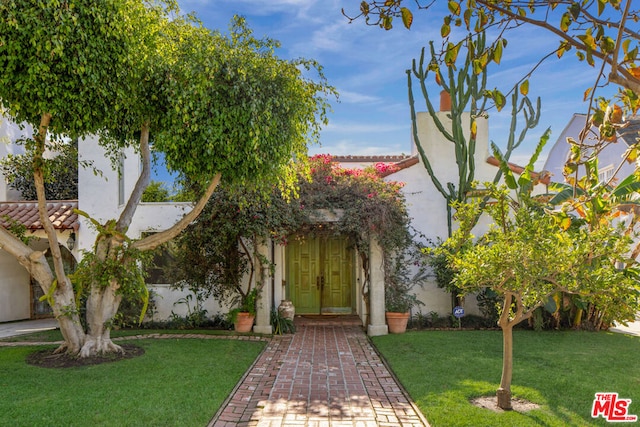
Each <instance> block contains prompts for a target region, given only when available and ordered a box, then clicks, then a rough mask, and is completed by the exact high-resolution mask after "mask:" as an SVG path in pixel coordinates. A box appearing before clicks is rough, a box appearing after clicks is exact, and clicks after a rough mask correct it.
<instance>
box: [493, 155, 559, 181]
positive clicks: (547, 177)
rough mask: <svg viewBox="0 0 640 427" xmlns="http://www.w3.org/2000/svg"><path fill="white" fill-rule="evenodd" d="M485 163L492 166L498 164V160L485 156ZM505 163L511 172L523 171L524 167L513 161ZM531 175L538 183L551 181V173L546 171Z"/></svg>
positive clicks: (519, 172) (518, 172)
mask: <svg viewBox="0 0 640 427" xmlns="http://www.w3.org/2000/svg"><path fill="white" fill-rule="evenodd" d="M487 163H489V164H490V165H493V166H500V161H499V160H498V159H496V158H495V157H493V156H489V157H487ZM507 165H508V166H509V169H511V172H513V173H516V174H518V175H520V174H521V173H522V172H524V167H522V166H520V165H516V164H515V163H511V162H507ZM531 177H532V178H533V179H538V182H539V183H540V184H544V185H549V183H550V182H551V174H550V173H549V172H548V171H542V172H532V173H531Z"/></svg>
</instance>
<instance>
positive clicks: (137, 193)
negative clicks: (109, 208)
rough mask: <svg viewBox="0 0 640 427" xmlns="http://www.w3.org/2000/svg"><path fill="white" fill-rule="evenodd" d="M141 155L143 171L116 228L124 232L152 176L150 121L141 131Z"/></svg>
mask: <svg viewBox="0 0 640 427" xmlns="http://www.w3.org/2000/svg"><path fill="white" fill-rule="evenodd" d="M140 157H141V160H142V171H141V173H140V176H139V177H138V180H137V181H136V185H135V187H134V188H133V191H132V192H131V195H130V196H129V200H127V205H126V206H125V208H124V210H123V211H122V213H121V214H120V218H119V219H118V222H117V224H116V230H117V231H119V232H121V233H124V232H125V231H126V230H127V228H129V225H131V221H132V220H133V215H134V214H135V213H136V209H137V207H138V204H139V203H140V200H142V194H143V193H144V190H145V189H146V188H147V186H148V185H149V180H150V178H151V150H150V149H149V122H146V123H144V124H143V125H142V129H141V131H140Z"/></svg>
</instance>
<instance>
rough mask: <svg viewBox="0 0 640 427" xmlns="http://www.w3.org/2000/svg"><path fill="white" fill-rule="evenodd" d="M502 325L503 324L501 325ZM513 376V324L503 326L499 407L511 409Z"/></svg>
mask: <svg viewBox="0 0 640 427" xmlns="http://www.w3.org/2000/svg"><path fill="white" fill-rule="evenodd" d="M501 327H502V325H501ZM512 376H513V326H512V325H507V326H506V327H502V378H501V379H500V388H498V391H497V392H496V396H497V397H498V407H499V408H501V409H504V410H511V409H512V408H511V378H512Z"/></svg>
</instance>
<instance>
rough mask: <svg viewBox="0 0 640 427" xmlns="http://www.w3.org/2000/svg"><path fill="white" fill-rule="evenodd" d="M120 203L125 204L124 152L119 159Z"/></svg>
mask: <svg viewBox="0 0 640 427" xmlns="http://www.w3.org/2000/svg"><path fill="white" fill-rule="evenodd" d="M118 204H119V205H124V153H122V152H121V153H120V158H119V159H118Z"/></svg>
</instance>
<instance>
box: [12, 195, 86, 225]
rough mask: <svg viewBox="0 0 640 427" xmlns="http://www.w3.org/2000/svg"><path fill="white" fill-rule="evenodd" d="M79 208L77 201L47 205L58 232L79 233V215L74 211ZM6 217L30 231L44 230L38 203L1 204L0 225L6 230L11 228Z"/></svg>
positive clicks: (50, 217) (55, 202)
mask: <svg viewBox="0 0 640 427" xmlns="http://www.w3.org/2000/svg"><path fill="white" fill-rule="evenodd" d="M77 208H78V201H77V200H63V201H54V202H49V203H47V210H48V212H49V219H51V222H53V226H54V227H55V228H56V229H58V230H69V229H73V230H74V231H78V227H79V226H80V223H79V222H78V214H76V213H75V212H74V211H73V210H74V209H77ZM6 216H9V217H10V218H12V219H13V220H15V221H18V222H20V223H22V224H23V225H24V226H25V227H27V229H29V230H39V229H42V224H41V223H40V218H39V216H38V203H37V202H31V201H29V202H28V201H22V202H0V225H1V226H2V227H4V228H7V227H8V226H9V222H8V221H7V220H6V218H5V217H6Z"/></svg>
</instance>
